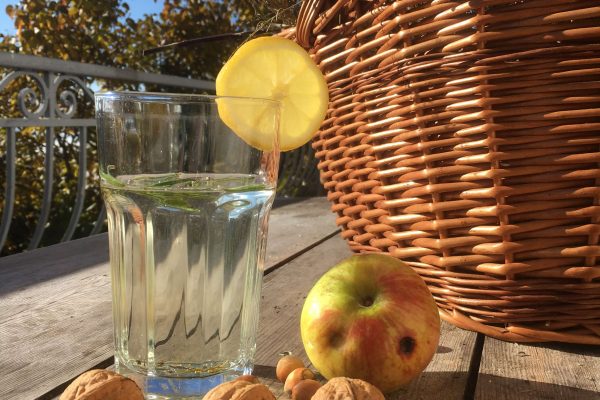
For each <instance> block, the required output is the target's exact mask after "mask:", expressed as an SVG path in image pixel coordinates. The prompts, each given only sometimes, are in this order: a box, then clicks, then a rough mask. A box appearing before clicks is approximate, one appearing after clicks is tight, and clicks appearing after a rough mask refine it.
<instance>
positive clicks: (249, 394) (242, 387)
mask: <svg viewBox="0 0 600 400" xmlns="http://www.w3.org/2000/svg"><path fill="white" fill-rule="evenodd" d="M231 399H235V400H275V396H274V395H273V393H271V391H270V390H269V388H268V387H266V386H265V385H263V384H260V383H251V382H248V381H244V380H237V379H236V380H233V381H230V382H225V383H221V384H220V385H219V386H217V387H215V388H213V389H212V390H211V391H210V392H208V393H206V395H205V396H204V398H203V400H231Z"/></svg>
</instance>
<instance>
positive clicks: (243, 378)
mask: <svg viewBox="0 0 600 400" xmlns="http://www.w3.org/2000/svg"><path fill="white" fill-rule="evenodd" d="M235 380H236V381H246V382H250V383H260V382H259V380H258V378H257V377H255V376H254V375H240V376H238V377H237V378H235Z"/></svg>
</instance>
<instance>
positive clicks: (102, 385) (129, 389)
mask: <svg viewBox="0 0 600 400" xmlns="http://www.w3.org/2000/svg"><path fill="white" fill-rule="evenodd" d="M59 400H144V394H143V393H142V391H141V390H140V388H139V387H138V385H136V383H135V382H134V381H132V380H131V379H129V378H126V377H124V376H123V375H120V374H117V373H116V372H113V371H107V370H105V369H93V370H91V371H87V372H84V373H83V374H81V375H79V377H77V379H75V380H74V381H73V382H71V384H70V385H69V386H68V387H67V388H66V389H65V391H64V392H63V394H62V395H61V396H60V398H59Z"/></svg>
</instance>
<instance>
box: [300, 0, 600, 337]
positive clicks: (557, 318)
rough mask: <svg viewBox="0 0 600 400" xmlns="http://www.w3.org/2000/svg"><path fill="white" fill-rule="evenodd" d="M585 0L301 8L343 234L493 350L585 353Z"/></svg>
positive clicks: (589, 221) (589, 23)
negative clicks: (385, 260)
mask: <svg viewBox="0 0 600 400" xmlns="http://www.w3.org/2000/svg"><path fill="white" fill-rule="evenodd" d="M599 21H600V7H599V4H598V1H597V0H592V1H585V0H558V1H557V0H521V1H506V0H479V1H477V0H473V1H463V2H461V1H445V0H437V1H424V0H404V1H356V0H355V1H348V0H344V1H337V2H333V1H323V0H316V1H306V2H305V3H303V5H302V8H301V11H300V16H299V20H298V25H297V27H296V31H295V35H296V40H297V41H298V42H299V43H301V44H302V45H304V46H305V47H307V48H308V49H309V50H310V52H311V54H312V55H313V57H314V58H315V60H316V61H317V63H318V65H319V66H320V68H321V69H322V71H323V72H324V73H325V75H326V77H327V80H328V84H329V89H330V110H329V114H328V118H327V119H326V121H325V122H324V123H323V125H322V127H321V130H320V131H319V132H318V133H317V134H316V136H315V138H314V142H313V147H314V149H315V151H316V155H317V158H318V159H319V169H320V171H321V180H322V182H323V184H324V186H325V189H326V190H327V191H328V198H329V200H330V201H331V202H332V203H333V206H332V210H333V211H334V212H335V213H337V215H338V219H337V223H338V224H339V225H340V226H341V227H342V228H343V233H342V235H343V237H344V238H345V239H347V240H348V243H349V244H350V247H351V248H352V249H353V250H354V251H358V252H372V251H374V252H387V253H389V254H391V255H393V256H395V257H398V258H401V259H403V260H405V261H407V262H408V263H409V264H410V265H411V266H412V267H413V268H414V269H415V270H416V271H418V273H419V274H420V275H421V276H422V277H423V278H424V279H425V281H426V282H427V284H428V286H429V288H430V290H431V292H432V293H433V296H434V297H435V299H436V301H437V304H438V305H439V307H440V313H441V316H442V317H443V318H444V319H445V320H447V321H450V322H452V323H454V324H455V325H457V326H460V327H463V328H466V329H470V330H475V331H479V332H482V333H484V334H486V335H489V336H493V337H496V338H499V339H503V340H509V341H520V342H537V341H562V342H574V343H587V344H600V243H599V236H600V202H599V199H600V27H599V26H600V24H599Z"/></svg>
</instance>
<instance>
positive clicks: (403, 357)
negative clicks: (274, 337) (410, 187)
mask: <svg viewBox="0 0 600 400" xmlns="http://www.w3.org/2000/svg"><path fill="white" fill-rule="evenodd" d="M300 329H301V334H302V342H303V344H304V349H305V350H306V354H307V355H308V358H309V359H310V361H311V362H312V363H313V365H314V367H315V368H316V369H317V370H318V371H319V372H320V373H321V374H322V375H323V376H324V377H325V378H327V379H331V378H333V377H338V376H345V377H348V378H357V379H362V380H365V381H367V382H369V383H371V384H373V385H375V386H377V387H378V388H379V389H380V390H381V391H383V392H386V393H389V392H392V391H395V390H397V389H399V388H401V387H403V386H405V385H406V384H407V383H408V382H410V381H411V380H412V379H413V378H415V377H416V376H418V375H419V374H420V373H421V372H422V371H423V370H424V369H425V367H426V366H427V364H429V362H430V361H431V358H432V357H433V355H434V353H435V351H436V349H437V346H438V341H439V337H440V318H439V314H438V310H437V306H436V304H435V302H434V300H433V297H432V296H431V293H430V292H429V290H428V289H427V286H426V285H425V283H424V282H423V280H422V279H421V277H420V276H419V275H418V274H417V273H415V272H414V271H413V270H412V269H411V268H410V267H409V266H408V265H406V264H405V263H404V262H402V261H400V260H398V259H396V258H394V257H391V256H388V255H383V254H360V255H355V256H352V257H350V258H348V259H346V260H344V261H342V262H341V263H339V264H337V265H336V266H334V267H333V268H331V269H330V270H329V271H327V272H326V273H325V274H324V275H323V276H322V277H321V278H320V279H319V280H318V281H317V283H316V284H315V285H314V286H313V288H312V289H311V290H310V292H309V294H308V296H307V297H306V300H305V302H304V306H303V308H302V316H301V321H300Z"/></svg>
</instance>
